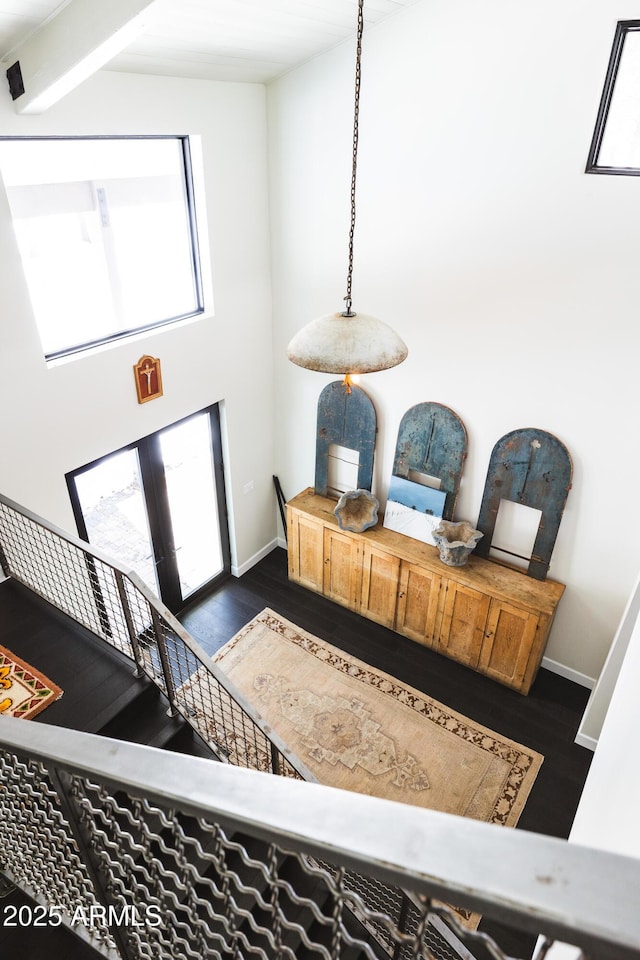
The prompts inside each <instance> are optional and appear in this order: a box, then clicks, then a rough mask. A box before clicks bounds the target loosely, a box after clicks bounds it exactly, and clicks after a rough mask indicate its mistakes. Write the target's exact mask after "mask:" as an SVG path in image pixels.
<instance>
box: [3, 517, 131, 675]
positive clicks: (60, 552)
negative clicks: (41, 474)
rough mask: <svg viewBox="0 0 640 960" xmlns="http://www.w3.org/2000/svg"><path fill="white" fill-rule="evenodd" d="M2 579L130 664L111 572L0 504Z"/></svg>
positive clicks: (61, 539)
mask: <svg viewBox="0 0 640 960" xmlns="http://www.w3.org/2000/svg"><path fill="white" fill-rule="evenodd" d="M0 541H1V543H2V550H3V553H4V563H5V565H6V568H7V571H6V572H7V573H8V574H10V575H11V576H12V577H14V578H15V579H16V580H18V581H20V583H23V584H24V585H25V586H27V587H29V589H30V590H33V592H34V593H37V594H38V595H39V596H41V597H43V598H44V599H45V600H47V601H48V603H51V604H52V605H53V606H55V607H57V608H58V609H59V610H62V611H63V613H66V614H67V615H68V616H70V617H72V618H73V619H74V620H75V621H77V623H80V624H82V626H84V627H86V628H87V629H88V630H90V631H91V632H92V633H94V634H96V635H97V636H99V637H101V638H102V639H103V640H106V641H108V642H109V643H110V644H111V645H112V646H114V647H116V649H118V650H120V651H121V652H122V653H124V654H126V655H127V656H129V657H131V658H132V659H133V658H134V653H133V649H132V646H131V641H130V639H129V635H128V631H127V626H126V619H125V615H124V610H123V608H122V602H121V599H120V596H119V593H118V589H117V584H116V577H115V573H116V571H115V570H114V568H113V567H111V566H110V565H109V564H107V563H105V562H104V561H103V560H100V559H99V558H97V557H95V556H93V555H92V554H90V553H89V552H88V551H86V550H83V549H82V548H81V547H79V546H77V545H76V544H74V543H72V542H71V541H69V540H66V539H64V538H63V537H62V536H60V535H59V534H58V533H56V532H55V531H53V530H50V529H48V528H47V527H45V526H42V525H41V524H39V523H37V522H36V521H35V520H33V519H31V518H30V517H28V516H25V515H23V514H21V513H19V512H18V511H16V510H14V509H13V508H12V507H10V506H8V505H7V504H5V503H3V502H1V501H0Z"/></svg>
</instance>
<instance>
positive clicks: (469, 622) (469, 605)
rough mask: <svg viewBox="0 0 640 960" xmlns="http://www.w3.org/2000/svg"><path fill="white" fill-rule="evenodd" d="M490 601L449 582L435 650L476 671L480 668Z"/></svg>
mask: <svg viewBox="0 0 640 960" xmlns="http://www.w3.org/2000/svg"><path fill="white" fill-rule="evenodd" d="M489 603H490V599H489V597H488V596H486V594H484V593H480V592H479V591H478V590H472V589H471V587H466V586H464V585H463V584H460V583H456V581H455V580H449V581H448V583H447V592H446V596H445V600H444V609H443V613H442V626H441V628H440V636H439V638H438V641H437V646H436V647H435V649H437V650H438V653H444V654H445V655H446V656H447V657H452V658H453V659H454V660H457V661H458V662H459V663H464V664H465V665H466V666H468V667H473V668H474V669H475V668H477V666H478V661H479V659H480V652H481V650H482V643H483V640H484V630H485V624H486V622H487V614H488V612H489Z"/></svg>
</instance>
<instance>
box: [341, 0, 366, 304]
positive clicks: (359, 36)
mask: <svg viewBox="0 0 640 960" xmlns="http://www.w3.org/2000/svg"><path fill="white" fill-rule="evenodd" d="M363 8H364V0H358V31H357V42H356V84H355V103H354V109H353V156H352V162H351V225H350V227H349V269H348V271H347V295H346V297H345V298H344V299H345V301H346V304H347V308H346V310H345V311H344V313H343V314H342V316H343V317H354V316H355V314H354V313H352V311H351V281H352V279H353V235H354V233H355V229H356V174H357V170H358V121H359V118H360V78H361V75H362V32H363V30H364V16H363Z"/></svg>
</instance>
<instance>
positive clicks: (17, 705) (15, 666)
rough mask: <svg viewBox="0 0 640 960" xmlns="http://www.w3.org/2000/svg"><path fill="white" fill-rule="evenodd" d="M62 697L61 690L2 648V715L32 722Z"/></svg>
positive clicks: (0, 669) (0, 697) (0, 684)
mask: <svg viewBox="0 0 640 960" xmlns="http://www.w3.org/2000/svg"><path fill="white" fill-rule="evenodd" d="M61 696H62V690H61V689H60V687H58V686H56V684H55V683H52V682H51V680H49V679H48V678H47V677H45V676H44V674H42V673H40V671H39V670H35V669H34V668H33V667H32V666H30V665H29V664H28V663H25V662H24V660H21V659H20V657H16V655H15V654H14V653H11V651H10V650H7V649H6V648H5V647H1V646H0V715H4V716H7V717H21V718H22V719H23V720H31V719H32V718H33V717H35V716H36V715H37V714H38V713H40V712H41V711H42V710H44V709H45V707H48V706H49V704H51V703H53V702H54V701H55V700H59V699H60V697H61Z"/></svg>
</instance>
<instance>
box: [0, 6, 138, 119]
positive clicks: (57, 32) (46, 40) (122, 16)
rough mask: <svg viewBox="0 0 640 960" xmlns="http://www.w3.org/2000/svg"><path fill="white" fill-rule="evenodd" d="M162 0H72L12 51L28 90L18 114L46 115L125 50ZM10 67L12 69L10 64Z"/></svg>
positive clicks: (18, 105) (19, 102) (17, 100)
mask: <svg viewBox="0 0 640 960" xmlns="http://www.w3.org/2000/svg"><path fill="white" fill-rule="evenodd" d="M156 3H157V0H71V3H69V4H67V5H66V6H65V7H63V8H62V9H61V10H60V12H59V13H58V14H56V15H55V16H54V17H52V18H51V19H50V20H48V21H47V22H46V23H45V24H44V25H43V26H42V27H40V29H39V30H37V31H36V32H35V33H34V34H32V36H30V37H29V38H28V39H27V40H26V41H25V42H24V43H23V44H22V45H21V46H20V47H18V48H16V49H15V50H14V51H13V59H14V61H15V62H17V63H18V64H19V71H20V74H21V76H22V84H23V86H24V93H22V94H20V95H19V96H17V97H16V95H15V91H14V92H13V96H14V98H15V106H16V110H17V112H18V113H42V112H43V111H45V110H47V109H48V108H49V107H50V106H51V105H52V104H54V103H56V102H57V101H58V100H60V99H61V98H62V97H64V96H66V94H67V93H69V92H70V91H71V90H73V89H74V88H75V87H77V86H78V85H79V84H81V83H82V82H83V81H84V80H86V79H87V77H89V76H91V74H93V73H95V71H96V70H99V69H100V67H102V66H104V64H105V63H107V61H109V60H111V58H112V57H114V56H115V55H116V54H117V53H120V51H121V50H123V49H124V48H125V47H126V46H127V45H128V44H130V43H131V42H132V40H133V39H134V38H135V37H137V36H138V34H139V33H140V32H141V31H142V30H143V29H144V26H145V23H146V21H147V15H148V14H149V12H150V10H151V8H152V7H154V6H155V5H156ZM10 70H11V68H10Z"/></svg>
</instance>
